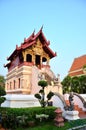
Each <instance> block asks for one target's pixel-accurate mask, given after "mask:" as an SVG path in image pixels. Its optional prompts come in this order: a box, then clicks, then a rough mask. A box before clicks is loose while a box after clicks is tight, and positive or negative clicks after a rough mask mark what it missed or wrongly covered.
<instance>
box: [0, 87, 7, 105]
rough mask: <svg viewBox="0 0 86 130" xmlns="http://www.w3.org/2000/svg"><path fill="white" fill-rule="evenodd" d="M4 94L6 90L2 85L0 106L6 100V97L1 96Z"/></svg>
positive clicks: (0, 88)
mask: <svg viewBox="0 0 86 130" xmlns="http://www.w3.org/2000/svg"><path fill="white" fill-rule="evenodd" d="M4 95H6V91H5V89H4V87H1V86H0V106H1V104H2V103H3V102H4V101H5V100H6V98H5V97H3V96H4Z"/></svg>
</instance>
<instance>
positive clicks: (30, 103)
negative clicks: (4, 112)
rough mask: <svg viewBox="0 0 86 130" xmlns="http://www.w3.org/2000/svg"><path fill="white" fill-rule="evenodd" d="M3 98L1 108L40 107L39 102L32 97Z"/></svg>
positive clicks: (11, 95)
mask: <svg viewBox="0 0 86 130" xmlns="http://www.w3.org/2000/svg"><path fill="white" fill-rule="evenodd" d="M5 97H6V101H5V102H4V103H2V105H1V106H2V107H11V108H26V107H35V106H40V103H39V101H38V100H37V99H36V98H35V97H34V95H24V94H7V95H6V96H5Z"/></svg>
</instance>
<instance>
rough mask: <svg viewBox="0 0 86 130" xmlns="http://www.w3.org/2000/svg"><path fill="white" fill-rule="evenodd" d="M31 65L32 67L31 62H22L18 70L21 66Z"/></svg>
mask: <svg viewBox="0 0 86 130" xmlns="http://www.w3.org/2000/svg"><path fill="white" fill-rule="evenodd" d="M33 65H34V63H33V62H23V63H21V64H19V65H18V67H19V68H20V67H22V66H33Z"/></svg>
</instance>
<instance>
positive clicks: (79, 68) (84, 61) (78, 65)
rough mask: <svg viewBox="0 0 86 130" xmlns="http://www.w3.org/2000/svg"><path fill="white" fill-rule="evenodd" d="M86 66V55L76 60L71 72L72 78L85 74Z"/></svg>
mask: <svg viewBox="0 0 86 130" xmlns="http://www.w3.org/2000/svg"><path fill="white" fill-rule="evenodd" d="M84 65H86V55H83V56H80V57H78V58H75V59H74V61H73V63H72V66H71V68H70V70H69V75H70V76H77V75H82V74H84V72H83V66H84Z"/></svg>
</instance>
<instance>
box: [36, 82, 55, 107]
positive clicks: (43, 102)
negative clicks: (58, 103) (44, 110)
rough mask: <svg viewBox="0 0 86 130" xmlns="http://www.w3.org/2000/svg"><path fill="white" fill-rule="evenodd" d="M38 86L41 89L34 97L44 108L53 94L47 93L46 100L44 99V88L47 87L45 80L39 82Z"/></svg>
mask: <svg viewBox="0 0 86 130" xmlns="http://www.w3.org/2000/svg"><path fill="white" fill-rule="evenodd" d="M38 85H39V86H41V87H42V89H40V90H39V93H37V94H35V97H36V98H37V99H38V100H39V102H40V104H41V106H42V107H45V106H46V105H47V104H48V101H49V100H50V99H51V98H52V96H53V95H54V93H53V92H49V93H48V94H47V96H46V97H47V100H46V99H45V91H44V89H45V87H47V85H48V83H47V81H45V80H40V81H39V82H38Z"/></svg>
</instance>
